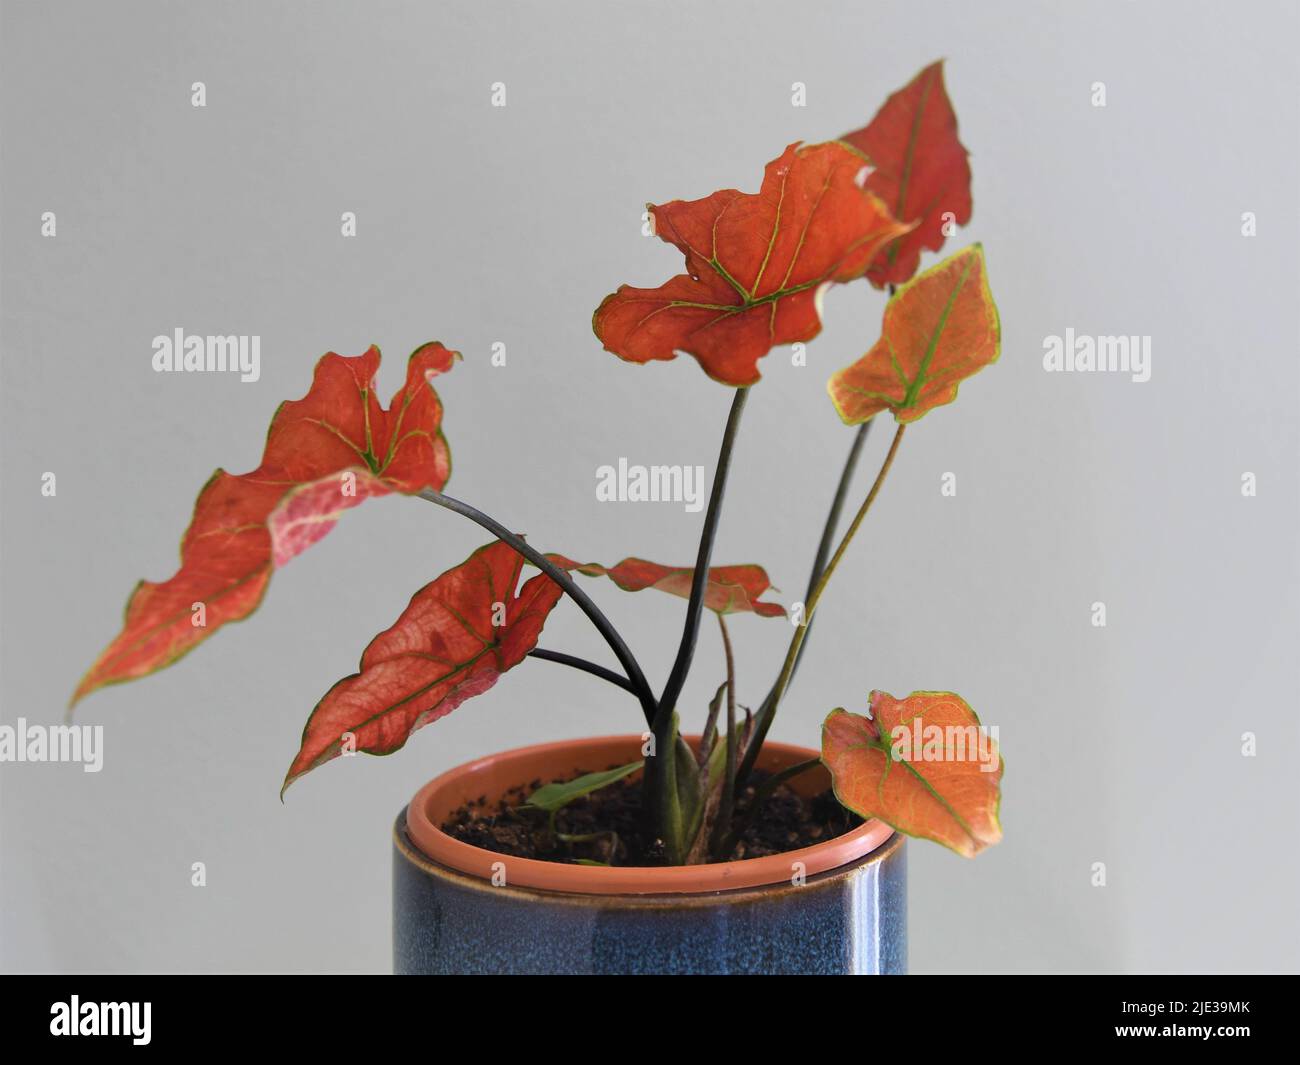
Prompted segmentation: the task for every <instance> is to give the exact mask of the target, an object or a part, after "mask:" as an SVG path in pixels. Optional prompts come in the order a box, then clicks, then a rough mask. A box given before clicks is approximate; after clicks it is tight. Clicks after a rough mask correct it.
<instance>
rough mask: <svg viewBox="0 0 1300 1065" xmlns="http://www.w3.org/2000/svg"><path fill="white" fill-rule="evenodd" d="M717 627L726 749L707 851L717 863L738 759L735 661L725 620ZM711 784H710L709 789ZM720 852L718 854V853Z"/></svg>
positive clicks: (728, 825) (732, 798) (730, 811)
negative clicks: (721, 658) (724, 671)
mask: <svg viewBox="0 0 1300 1065" xmlns="http://www.w3.org/2000/svg"><path fill="white" fill-rule="evenodd" d="M718 625H719V626H720V627H721V629H722V649H723V653H724V654H725V655H726V658H727V748H726V755H725V757H724V761H723V770H722V791H721V793H720V795H719V798H718V813H717V820H716V821H715V822H714V824H713V826H712V831H711V832H710V836H711V838H710V840H709V849H710V851H712V852H713V855H714V857H715V858H718V859H719V860H721V859H723V858H725V857H726V855H727V853H728V852H726V851H725V849H724V841H725V840H726V839H728V838H729V837H730V835H731V817H732V814H733V812H734V810H735V802H736V761H737V758H738V757H739V751H738V749H737V742H736V659H735V656H734V655H733V654H732V652H731V635H730V634H729V633H728V632H727V620H726V618H724V617H723V616H722V615H721V614H719V615H718ZM712 783H713V782H712V781H710V782H709V784H710V787H712ZM719 852H721V853H719Z"/></svg>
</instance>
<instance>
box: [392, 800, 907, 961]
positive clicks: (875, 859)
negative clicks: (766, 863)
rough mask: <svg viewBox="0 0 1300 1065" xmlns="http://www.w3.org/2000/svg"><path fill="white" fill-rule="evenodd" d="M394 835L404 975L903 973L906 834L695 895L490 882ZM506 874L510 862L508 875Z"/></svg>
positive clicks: (402, 819) (398, 949) (404, 835)
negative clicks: (805, 872) (750, 884)
mask: <svg viewBox="0 0 1300 1065" xmlns="http://www.w3.org/2000/svg"><path fill="white" fill-rule="evenodd" d="M406 814H407V812H406V811H405V810H403V811H402V813H401V815H399V817H398V819H397V824H396V825H395V826H394V832H393V847H394V851H393V968H394V971H395V972H397V973H399V974H485V975H487V974H550V975H560V974H568V973H572V974H601V975H605V974H608V975H616V974H627V975H644V974H652V973H654V974H671V975H697V974H698V975H704V974H728V973H734V974H810V975H834V974H872V973H882V974H883V973H902V972H905V971H906V968H907V863H906V854H905V851H904V844H903V837H902V836H899V835H894V836H893V837H891V838H890V839H889V840H888V841H887V842H885V843H882V844H881V845H880V846H879V847H876V848H875V849H874V850H873V851H871V852H870V853H869V854H866V855H864V856H862V857H861V858H859V859H857V860H855V861H853V862H850V863H849V864H847V865H844V866H841V867H839V868H837V869H832V870H830V871H828V872H825V873H820V874H818V875H815V876H809V877H807V879H806V880H802V881H801V878H800V877H798V876H797V875H795V874H796V873H797V872H798V870H795V871H794V872H792V875H791V880H790V881H789V882H783V883H781V884H770V885H767V886H764V887H756V888H745V889H740V890H733V891H715V892H706V893H700V894H680V893H679V894H672V895H593V894H568V893H563V892H553V891H544V890H540V889H537V888H527V887H515V886H511V885H509V884H508V883H505V884H501V885H500V886H493V884H492V883H490V882H488V881H485V880H482V879H480V878H478V877H474V876H469V875H466V874H464V873H461V872H458V871H456V870H453V869H450V868H448V867H446V866H443V865H440V864H439V863H437V862H434V861H432V860H431V859H429V858H428V857H426V856H425V855H424V854H422V853H421V852H420V851H419V850H418V849H417V848H416V847H415V845H414V844H413V843H412V841H411V838H410V836H409V834H408V832H407V826H406ZM504 870H505V866H504V863H503V865H502V872H503V873H504Z"/></svg>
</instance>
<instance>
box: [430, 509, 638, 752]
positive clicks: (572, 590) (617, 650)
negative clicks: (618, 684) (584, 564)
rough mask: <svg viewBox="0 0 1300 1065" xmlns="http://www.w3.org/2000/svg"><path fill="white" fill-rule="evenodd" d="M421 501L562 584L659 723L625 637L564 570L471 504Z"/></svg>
mask: <svg viewBox="0 0 1300 1065" xmlns="http://www.w3.org/2000/svg"><path fill="white" fill-rule="evenodd" d="M418 494H419V496H420V498H421V499H427V500H428V501H429V502H430V503H437V504H438V506H440V507H445V508H446V509H447V510H450V511H453V512H454V513H456V514H460V515H461V516H462V517H466V518H469V520H470V521H472V522H474V523H475V524H477V525H481V526H482V527H483V528H485V529H486V530H487V531H488V532H490V533H492V535H493V536H495V537H496V538H497V539H498V540H501V541H502V542H504V543H507V544H509V545H510V546H511V547H513V548H514V549H515V550H516V551H518V552H519V553H520V554H521V555H523V556H524V558H526V559H528V561H529V562H531V563H532V564H533V565H534V566H536V567H537V568H538V569H540V570H541V571H542V572H543V573H545V574H546V575H547V576H548V577H550V578H551V580H553V581H554V582H555V583H556V584H558V585H559V586H560V587H561V588H562V589H563V590H564V592H565V594H566V595H568V597H569V598H570V599H572V600H573V601H574V602H575V603H577V604H578V606H579V607H580V608H581V609H582V612H583V613H584V614H586V615H587V617H588V618H590V619H591V623H592V624H593V625H595V626H596V630H597V631H598V632H599V633H600V634H601V636H603V637H604V638H605V642H606V643H607V644H609V647H610V650H612V651H613V652H614V656H615V657H616V658H617V659H618V661H619V664H620V665H621V666H622V667H623V671H624V672H625V673H626V674H627V679H628V682H629V683H630V684H631V685H632V688H633V689H634V690H635V692H636V696H637V698H638V699H639V700H640V701H641V712H642V713H643V714H644V715H645V719H646V722H647V724H650V725H651V726H652V727H653V725H654V721H655V711H656V709H657V707H656V704H655V697H654V692H652V691H651V690H650V683H649V681H647V680H646V679H645V674H644V673H643V672H641V667H640V665H638V663H637V660H636V658H635V657H634V656H633V654H632V652H631V651H630V650H629V649H628V646H627V644H625V643H624V642H623V637H622V636H620V635H619V634H618V630H617V629H615V628H614V626H613V625H611V624H610V621H609V619H608V618H607V617H605V615H604V614H602V613H601V611H600V607H598V606H596V604H595V603H593V602H592V601H591V598H590V597H589V596H588V595H587V593H586V592H584V591H583V590H582V589H581V588H579V587H578V585H577V584H576V583H575V582H574V580H573V578H572V577H570V576H569V575H568V574H567V573H566V572H565V571H564V570H562V569H560V567H559V566H557V565H556V564H555V563H554V562H552V561H551V560H550V559H549V558H547V557H546V556H545V555H544V554H542V552H540V551H538V550H537V549H536V548H535V547H533V546H532V545H531V544H529V543H528V542H527V541H526V540H524V539H523V537H521V536H518V535H516V534H515V533H512V532H511V531H510V530H509V529H507V528H506V527H505V526H504V525H502V524H501V523H500V522H499V521H497V520H496V519H495V518H492V517H489V516H488V515H487V514H484V513H483V512H482V511H481V510H478V509H477V508H475V507H472V506H470V505H469V504H468V503H462V502H461V501H460V500H459V499H453V498H452V497H451V496H448V495H443V494H442V493H441V492H435V491H434V490H433V489H432V488H426V489H424V491H422V492H420V493H418Z"/></svg>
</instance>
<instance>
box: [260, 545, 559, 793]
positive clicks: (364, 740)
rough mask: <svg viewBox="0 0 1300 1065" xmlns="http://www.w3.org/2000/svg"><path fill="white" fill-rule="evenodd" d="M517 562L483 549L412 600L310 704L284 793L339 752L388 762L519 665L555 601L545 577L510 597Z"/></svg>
mask: <svg viewBox="0 0 1300 1065" xmlns="http://www.w3.org/2000/svg"><path fill="white" fill-rule="evenodd" d="M523 565H524V559H523V556H522V555H520V554H518V553H517V552H516V551H515V550H514V548H512V547H510V546H508V545H507V544H504V543H502V542H501V541H499V540H498V541H496V542H494V543H491V544H488V545H486V546H485V547H480V548H479V549H478V550H477V551H475V552H474V553H473V554H472V555H470V557H469V558H468V559H466V560H465V561H464V562H462V563H461V564H460V565H459V566H455V567H453V568H452V569H449V570H447V572H446V573H444V574H442V575H441V576H440V577H438V578H437V579H436V580H434V581H432V582H431V583H430V584H427V585H425V586H424V587H423V588H421V589H420V590H419V591H418V592H416V593H415V595H414V596H412V598H411V602H410V605H408V606H407V608H406V609H405V610H404V611H402V615H401V617H399V618H398V619H397V621H396V622H394V624H393V626H392V627H391V628H389V629H387V630H385V631H384V632H381V633H380V634H379V635H378V636H376V637H375V638H374V639H373V640H371V641H370V645H369V646H368V647H367V648H366V650H365V653H364V654H363V655H362V656H361V672H359V673H354V674H353V675H352V676H350V677H345V678H343V680H341V681H339V682H338V683H337V684H335V685H334V687H332V688H331V689H330V690H329V691H328V692H326V693H325V696H324V698H322V699H321V701H320V702H319V703H317V704H316V709H315V710H313V711H312V714H311V717H309V718H308V719H307V725H306V727H305V728H304V729H303V733H302V746H301V748H300V749H299V751H298V754H297V756H296V757H295V758H294V760H293V764H292V765H291V766H290V767H289V772H288V774H287V775H286V776H285V781H284V787H285V788H288V786H289V785H290V784H292V783H293V782H294V781H295V780H296V779H297V778H298V777H300V776H302V775H303V774H304V773H307V772H309V771H311V770H312V769H315V768H316V767H317V766H319V765H323V764H324V763H325V762H328V761H329V760H330V759H332V758H337V757H338V756H339V755H340V754H341V753H342V752H343V750H344V749H345V748H346V749H348V750H354V751H364V752H365V753H366V754H391V753H392V752H393V751H396V750H398V749H399V748H400V747H402V746H403V745H404V744H405V743H406V741H407V739H408V737H410V735H411V733H413V732H414V731H415V730H416V729H418V728H423V727H424V726H425V725H427V724H429V722H431V721H436V720H438V718H440V717H444V716H446V715H447V714H449V713H451V712H452V711H453V710H455V709H456V707H458V706H459V705H460V704H461V703H463V702H464V701H465V700H466V699H469V698H471V697H473V696H475V695H481V694H482V693H483V692H485V691H487V690H488V689H489V688H491V687H492V686H493V685H494V684H495V683H496V682H497V678H498V677H499V676H500V675H501V674H502V673H504V672H506V670H508V669H512V668H514V667H515V666H517V665H518V664H519V663H520V662H522V661H523V660H524V658H525V657H526V656H527V654H528V652H529V651H531V650H532V649H533V648H534V647H535V646H536V645H537V637H538V635H539V634H540V633H541V631H542V626H543V625H544V624H545V623H546V618H547V615H548V614H550V612H551V610H552V609H553V608H554V606H555V604H556V602H557V601H558V599H559V598H560V595H561V592H560V586H559V585H558V584H556V583H555V582H554V581H553V580H551V578H550V577H548V576H546V575H545V574H538V575H537V576H536V577H533V578H531V579H529V580H528V581H526V582H525V583H524V585H523V587H522V588H520V589H519V590H518V593H516V591H515V588H516V585H518V583H519V574H520V571H521V570H522V569H523Z"/></svg>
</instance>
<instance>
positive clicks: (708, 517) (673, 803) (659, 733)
mask: <svg viewBox="0 0 1300 1065" xmlns="http://www.w3.org/2000/svg"><path fill="white" fill-rule="evenodd" d="M748 395H749V389H747V388H738V389H736V394H735V396H734V397H733V398H732V401H731V412H730V413H729V414H728V415H727V427H726V429H725V430H723V434H722V446H721V447H720V448H719V450H718V463H717V466H716V467H715V468H714V471H713V488H712V491H711V492H710V493H709V505H708V509H707V510H706V511H705V514H704V528H703V529H702V530H701V532H700V546H699V550H698V551H697V552H696V556H695V572H694V574H693V576H692V578H691V597H690V601H689V602H688V603H687V606H686V623H685V625H684V626H683V627H682V639H681V643H680V644H679V645H678V647H677V657H676V659H675V660H674V661H673V668H672V671H671V672H670V673H669V674H668V680H667V682H666V683H665V684H664V690H663V694H662V695H660V697H659V706H658V712H657V713H656V715H655V718H654V724H653V729H654V738H655V745H654V750H655V753H656V755H662V756H663V757H662V758H656V759H654V760H652V761H647V763H646V779H645V783H646V787H647V788H648V789H650V790H649V791H648V793H647V794H649V795H651V796H652V797H653V802H652V809H653V810H654V811H655V821H656V825H657V827H658V834H659V835H660V836H661V838H662V839H663V841H664V849H665V852H666V854H667V857H668V860H669V862H670V864H673V865H678V864H680V863H681V862H682V860H683V858H684V857H685V853H686V847H687V843H686V841H685V840H683V839H682V838H681V829H682V816H681V804H680V797H679V795H678V794H677V782H676V776H677V774H676V771H675V767H674V766H673V760H674V756H675V748H676V739H677V737H676V735H675V733H676V727H675V725H674V714H675V711H676V708H677V699H678V696H680V695H681V693H682V687H683V686H684V685H685V683H686V675H687V673H689V672H690V668H691V660H692V658H693V657H694V655H695V644H696V641H697V640H698V638H699V634H700V617H701V615H702V614H703V613H704V593H705V591H706V590H707V588H708V583H709V560H710V559H711V558H712V557H713V542H714V539H715V538H716V536H717V531H718V519H719V518H720V517H721V515H722V497H723V494H724V492H725V490H726V487H727V473H728V471H729V469H730V467H731V451H732V448H733V446H734V445H735V442H736V434H737V432H738V431H739V429H740V416H741V414H742V413H743V412H744V410H745V399H746V398H747V397H748Z"/></svg>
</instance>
